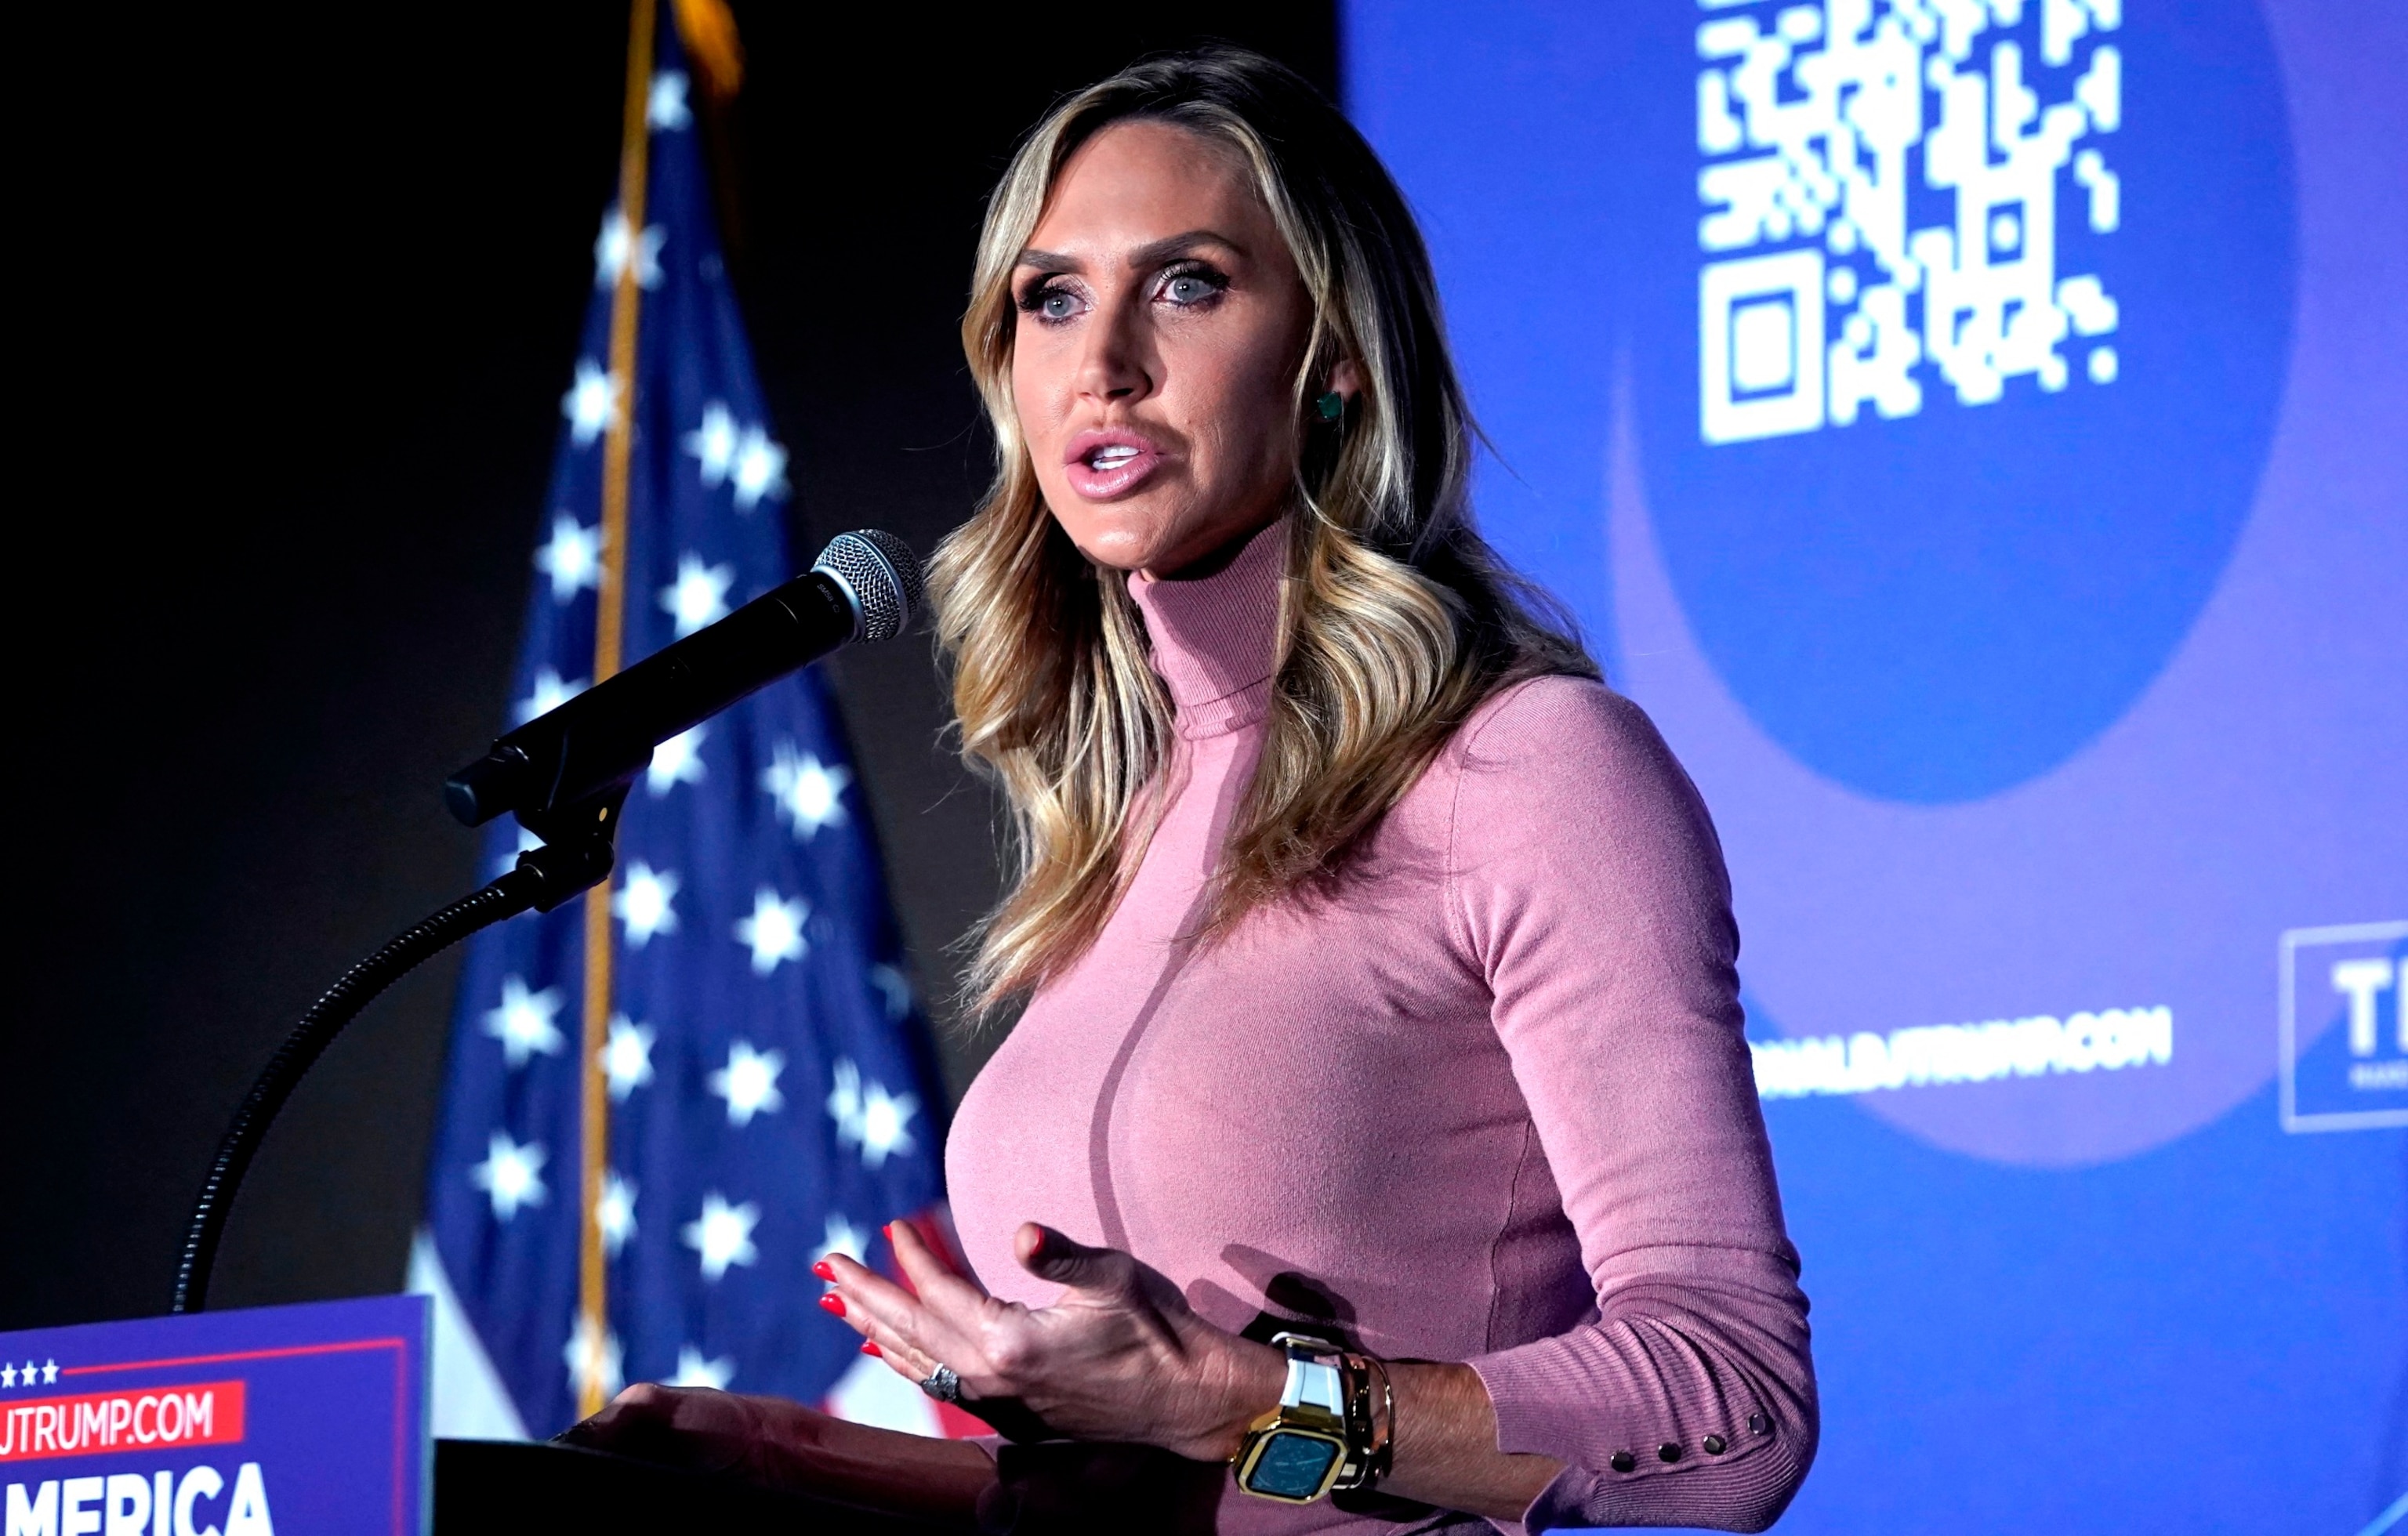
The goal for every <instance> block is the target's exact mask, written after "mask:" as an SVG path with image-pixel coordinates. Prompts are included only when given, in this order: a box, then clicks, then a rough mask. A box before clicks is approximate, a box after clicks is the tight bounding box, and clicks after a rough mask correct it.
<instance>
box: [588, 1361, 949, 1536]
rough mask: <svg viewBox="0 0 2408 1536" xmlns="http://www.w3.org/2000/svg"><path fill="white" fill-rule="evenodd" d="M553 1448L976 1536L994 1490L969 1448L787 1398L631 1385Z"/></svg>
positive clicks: (704, 1388)
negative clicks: (736, 1481)
mask: <svg viewBox="0 0 2408 1536" xmlns="http://www.w3.org/2000/svg"><path fill="white" fill-rule="evenodd" d="M560 1439H561V1443H562V1444H568V1445H580V1446H583V1447H585V1448H586V1449H589V1450H596V1451H608V1452H609V1453H611V1454H612V1455H614V1456H624V1457H629V1458H634V1459H636V1460H639V1461H650V1462H652V1463H655V1464H656V1465H661V1466H669V1467H678V1468H681V1469H683V1470H685V1471H688V1472H708V1473H712V1474H718V1475H726V1476H734V1477H740V1478H742V1479H743V1480H744V1481H746V1482H748V1483H752V1484H753V1485H755V1486H760V1487H766V1488H772V1489H775V1490H777V1491H779V1492H781V1493H794V1494H802V1495H809V1496H817V1497H820V1498H824V1499H839V1500H843V1501H845V1502H846V1503H849V1504H856V1505H859V1506H862V1507H863V1508H867V1509H877V1510H885V1511H888V1512H890V1513H893V1514H896V1515H912V1516H915V1517H917V1518H920V1519H923V1520H929V1521H934V1522H937V1523H939V1524H944V1525H958V1526H959V1527H960V1528H961V1529H965V1530H968V1529H975V1528H976V1522H977V1517H978V1500H979V1496H980V1495H981V1494H982V1493H983V1492H985V1491H986V1490H987V1489H989V1488H990V1487H992V1486H994V1484H995V1462H994V1461H993V1460H992V1459H991V1458H989V1457H988V1456H987V1454H986V1452H985V1451H983V1450H982V1449H980V1448H979V1447H978V1446H976V1445H973V1444H968V1443H967V1442H964V1441H958V1440H936V1439H931V1438H929V1437H928V1436H925V1435H910V1434H899V1433H897V1432H896V1431H895V1430H892V1429H871V1428H869V1427H868V1426H867V1425H861V1424H849V1423H847V1422H845V1421H844V1420H842V1419H839V1418H831V1417H829V1416H828V1415H825V1414H823V1413H819V1412H817V1411H816V1410H814V1409H810V1408H806V1407H804V1406H803V1405H802V1404H801V1403H799V1402H793V1401H788V1400H786V1399H784V1398H770V1397H747V1396H742V1395H739V1394H738V1393H734V1392H720V1391H714V1390H712V1389H710V1388H709V1387H661V1386H656V1385H654V1384H653V1383H651V1382H641V1383H638V1385H636V1386H634V1387H628V1388H627V1389H626V1390H625V1391H624V1392H622V1393H620V1394H619V1395H618V1397H617V1398H616V1399H614V1400H613V1401H611V1403H610V1405H609V1407H607V1408H605V1409H603V1410H602V1411H601V1412H600V1413H598V1414H596V1415H594V1416H593V1417H592V1418H589V1419H586V1420H585V1421H584V1422H582V1423H581V1424H578V1425H575V1426H573V1427H572V1428H571V1429H568V1431H567V1432H566V1433H565V1434H563V1435H562V1436H561V1437H560Z"/></svg>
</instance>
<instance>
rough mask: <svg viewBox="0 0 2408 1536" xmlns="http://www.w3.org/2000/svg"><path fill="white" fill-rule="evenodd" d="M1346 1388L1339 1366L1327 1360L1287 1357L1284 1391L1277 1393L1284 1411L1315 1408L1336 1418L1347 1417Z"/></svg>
mask: <svg viewBox="0 0 2408 1536" xmlns="http://www.w3.org/2000/svg"><path fill="white" fill-rule="evenodd" d="M1344 1394H1345V1386H1344V1384H1343V1383H1342V1382H1340V1380H1339V1377H1338V1367H1336V1366H1335V1365H1332V1364H1330V1363H1329V1362H1328V1361H1326V1360H1309V1359H1299V1358H1297V1357H1296V1356H1294V1355H1290V1356H1289V1357H1288V1358H1287V1390H1286V1391H1284V1392H1282V1393H1281V1394H1280V1406H1281V1407H1283V1408H1318V1409H1320V1410H1321V1411H1322V1412H1324V1413H1326V1414H1331V1415H1336V1416H1337V1417H1339V1418H1341V1419H1342V1418H1344V1417H1345V1416H1346V1399H1345V1395H1344Z"/></svg>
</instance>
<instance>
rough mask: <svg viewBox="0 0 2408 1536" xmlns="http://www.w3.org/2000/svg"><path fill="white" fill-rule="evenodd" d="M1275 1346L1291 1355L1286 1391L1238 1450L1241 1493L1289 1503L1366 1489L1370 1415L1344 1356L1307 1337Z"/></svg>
mask: <svg viewBox="0 0 2408 1536" xmlns="http://www.w3.org/2000/svg"><path fill="white" fill-rule="evenodd" d="M1271 1344H1272V1345H1273V1347H1275V1348H1282V1349H1284V1350H1286V1351H1287V1387H1286V1390H1284V1391H1283V1392H1282V1393H1281V1394H1280V1401H1279V1406H1278V1407H1276V1408H1273V1409H1272V1410H1271V1411H1270V1412H1269V1413H1268V1414H1265V1415H1263V1416H1262V1417H1260V1418H1258V1419H1256V1420H1254V1423H1253V1425H1252V1426H1250V1427H1249V1428H1248V1429H1247V1430H1246V1438H1245V1439H1244V1441H1242V1442H1241V1443H1240V1444H1239V1447H1238V1455H1237V1461H1236V1465H1237V1470H1238V1486H1239V1487H1240V1488H1243V1489H1244V1490H1245V1491H1246V1492H1248V1493H1251V1494H1253V1495H1254V1496H1255V1497H1256V1498H1259V1499H1276V1500H1279V1501H1280V1502H1282V1503H1287V1504H1310V1503H1312V1501H1313V1500H1317V1499H1322V1498H1325V1497H1326V1496H1327V1495H1328V1494H1329V1492H1330V1491H1331V1490H1332V1489H1333V1488H1356V1487H1361V1486H1363V1485H1364V1484H1365V1483H1366V1482H1367V1481H1369V1477H1370V1474H1371V1472H1372V1459H1373V1446H1372V1444H1371V1415H1370V1412H1369V1401H1368V1397H1367V1396H1366V1394H1364V1393H1362V1392H1359V1391H1355V1390H1350V1387H1349V1383H1348V1381H1347V1376H1348V1374H1349V1372H1348V1371H1347V1369H1346V1367H1347V1363H1348V1362H1347V1358H1346V1356H1345V1355H1344V1354H1343V1353H1342V1352H1341V1351H1340V1349H1339V1347H1338V1346H1337V1345H1336V1344H1331V1343H1329V1342H1328V1341H1327V1340H1326V1339H1316V1338H1313V1337H1312V1335H1310V1334H1305V1333H1280V1334H1275V1335H1273V1336H1272V1338H1271Z"/></svg>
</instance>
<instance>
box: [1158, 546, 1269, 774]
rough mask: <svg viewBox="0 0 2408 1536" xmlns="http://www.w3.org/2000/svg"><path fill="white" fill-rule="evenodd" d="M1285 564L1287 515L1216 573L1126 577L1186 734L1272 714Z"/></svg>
mask: <svg viewBox="0 0 2408 1536" xmlns="http://www.w3.org/2000/svg"><path fill="white" fill-rule="evenodd" d="M1286 565H1287V519H1284V518H1283V519H1280V520H1279V521H1277V522H1274V523H1272V524H1271V525H1270V526H1269V527H1268V528H1266V529H1264V530H1263V531H1262V532H1261V533H1256V534H1255V535H1254V537H1253V538H1251V539H1249V540H1247V541H1246V547H1245V548H1243V549H1240V550H1239V551H1238V556H1237V558H1236V559H1235V560H1232V561H1231V562H1229V563H1228V564H1226V565H1225V566H1223V567H1222V568H1221V569H1220V570H1218V571H1216V572H1214V573H1213V574H1212V575H1211V576H1199V577H1197V578H1196V579H1194V580H1190V581H1180V580H1156V579H1154V577H1152V576H1147V575H1145V574H1144V573H1143V572H1141V571H1140V572H1138V573H1135V574H1133V575H1132V576H1130V577H1129V578H1128V590H1129V595H1130V596H1131V597H1132V598H1134V599H1136V600H1137V605H1138V608H1139V609H1140V611H1141V612H1142V613H1143V614H1144V615H1145V629H1146V634H1147V636H1148V638H1150V639H1151V640H1152V641H1153V643H1154V672H1155V673H1156V675H1158V676H1160V677H1161V678H1162V681H1163V685H1164V686H1165V687H1166V688H1168V689H1169V690H1170V699H1171V702H1172V703H1173V704H1176V705H1177V706H1178V709H1179V719H1178V730H1179V733H1180V734H1181V735H1182V736H1184V737H1186V738H1188V739H1189V740H1191V741H1192V740H1195V739H1197V737H1201V736H1217V735H1222V734H1225V733H1226V732H1231V731H1237V730H1241V729H1243V728H1244V727H1246V726H1249V725H1252V724H1254V722H1255V721H1256V720H1259V719H1261V718H1263V716H1264V715H1265V714H1266V713H1267V712H1268V711H1269V708H1270V693H1271V690H1270V682H1271V672H1272V668H1273V663H1274V660H1275V658H1274V655H1273V653H1274V651H1275V650H1276V649H1277V647H1278V642H1279V603H1280V578H1281V576H1283V575H1284V574H1285V570H1286Z"/></svg>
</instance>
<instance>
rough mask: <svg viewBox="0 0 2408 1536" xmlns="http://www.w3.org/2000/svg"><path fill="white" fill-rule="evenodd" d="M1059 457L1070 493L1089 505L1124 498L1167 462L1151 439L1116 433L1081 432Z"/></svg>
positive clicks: (1072, 439) (1133, 434)
mask: <svg viewBox="0 0 2408 1536" xmlns="http://www.w3.org/2000/svg"><path fill="white" fill-rule="evenodd" d="M1062 457H1063V467H1064V469H1066V470H1067V471H1068V476H1069V480H1070V489H1071V491H1074V492H1076V493H1077V494H1078V496H1079V497H1080V499H1081V500H1082V501H1090V502H1103V501H1110V500H1111V499H1112V498H1113V497H1115V496H1122V495H1126V494H1127V493H1128V492H1129V491H1134V490H1136V489H1137V488H1138V487H1139V486H1140V485H1141V484H1143V483H1144V482H1145V481H1146V480H1147V479H1148V478H1149V477H1151V476H1153V474H1154V471H1155V470H1157V469H1160V468H1161V467H1162V466H1163V464H1164V463H1165V462H1168V456H1167V455H1166V454H1164V452H1163V450H1162V449H1161V448H1159V447H1158V446H1156V445H1155V443H1154V440H1153V439H1151V438H1149V437H1145V436H1142V435H1140V434H1137V433H1134V432H1126V431H1119V430H1114V431H1108V432H1082V433H1081V434H1078V435H1077V436H1075V437H1073V438H1071V439H1070V444H1069V448H1068V449H1067V450H1066V451H1065V452H1064V454H1063V456H1062Z"/></svg>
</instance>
